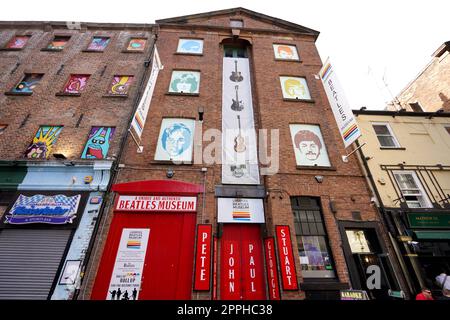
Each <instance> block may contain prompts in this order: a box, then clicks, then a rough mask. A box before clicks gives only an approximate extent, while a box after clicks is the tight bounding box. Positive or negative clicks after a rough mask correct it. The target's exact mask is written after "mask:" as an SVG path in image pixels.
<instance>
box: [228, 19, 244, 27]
mask: <svg viewBox="0 0 450 320" xmlns="http://www.w3.org/2000/svg"><path fill="white" fill-rule="evenodd" d="M230 27H232V28H243V27H244V21H243V20H241V19H231V20H230Z"/></svg>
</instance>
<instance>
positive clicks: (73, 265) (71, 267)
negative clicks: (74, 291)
mask: <svg viewBox="0 0 450 320" xmlns="http://www.w3.org/2000/svg"><path fill="white" fill-rule="evenodd" d="M80 267H81V260H66V263H65V265H64V269H63V272H62V273H61V278H60V279H59V284H66V285H70V284H75V281H76V279H77V276H78V271H79V270H80Z"/></svg>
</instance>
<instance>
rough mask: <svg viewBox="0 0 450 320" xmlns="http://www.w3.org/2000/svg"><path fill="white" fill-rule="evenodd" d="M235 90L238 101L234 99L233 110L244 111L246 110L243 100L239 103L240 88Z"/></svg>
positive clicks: (236, 87)
mask: <svg viewBox="0 0 450 320" xmlns="http://www.w3.org/2000/svg"><path fill="white" fill-rule="evenodd" d="M234 89H235V90H236V100H234V99H233V103H232V104H231V110H233V111H242V109H244V104H243V103H242V100H240V101H239V95H238V91H239V86H234Z"/></svg>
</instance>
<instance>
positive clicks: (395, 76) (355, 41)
mask: <svg viewBox="0 0 450 320" xmlns="http://www.w3.org/2000/svg"><path fill="white" fill-rule="evenodd" d="M234 7H244V8H246V9H249V10H253V11H257V12H260V13H263V14H266V15H269V16H272V17H276V18H280V19H283V20H287V21H290V22H293V23H296V24H300V25H303V26H305V27H308V28H311V29H314V30H317V31H320V35H319V38H318V40H317V42H316V45H317V48H318V51H319V54H320V56H321V58H322V61H325V60H326V58H327V57H330V61H331V62H332V64H333V66H334V69H335V72H336V73H337V75H338V77H339V80H340V82H341V85H342V87H343V89H344V91H345V94H346V96H347V99H348V101H349V104H350V106H351V107H352V109H359V108H360V107H362V106H365V107H367V108H368V109H384V107H385V106H386V103H387V102H389V101H391V100H392V98H393V97H394V96H395V95H397V94H398V93H400V91H401V90H402V89H403V88H405V87H406V86H407V84H408V83H409V82H410V81H411V80H413V79H414V78H415V77H416V76H417V75H418V74H419V73H420V71H421V70H422V69H423V68H424V67H425V66H426V65H427V64H428V63H429V62H430V60H431V58H432V57H431V55H432V54H433V52H434V51H435V50H436V49H437V48H438V47H439V46H440V45H441V44H443V43H444V42H445V41H449V40H450V27H449V24H448V12H450V1H449V0H426V1H424V0H377V1H374V0H370V1H369V0H359V1H358V0H339V1H337V0H334V1H333V0H309V1H304V0H283V1H275V2H274V1H268V0H239V1H236V0H227V1H219V0H188V1H186V0H184V1H183V0H170V1H144V0H140V1H139V0H127V1H123V0H121V1H119V0H77V1H74V2H67V3H65V2H63V1H54V0H53V1H51V0H40V1H36V0H21V1H20V9H18V8H19V7H18V5H17V2H15V1H2V5H1V10H0V20H2V21H83V22H123V23H154V22H155V20H157V19H164V18H171V17H177V16H183V15H189V14H195V13H201V12H208V11H214V10H222V9H228V8H234ZM300 55H301V51H300Z"/></svg>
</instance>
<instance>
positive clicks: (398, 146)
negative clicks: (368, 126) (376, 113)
mask: <svg viewBox="0 0 450 320" xmlns="http://www.w3.org/2000/svg"><path fill="white" fill-rule="evenodd" d="M373 126H386V128H387V129H388V131H389V134H390V136H391V137H392V138H393V140H394V143H395V146H383V145H381V142H380V140H379V139H378V134H377V132H376V131H375V128H374V127H373ZM372 129H373V132H374V133H375V136H376V137H377V141H378V143H379V144H380V147H382V148H400V147H401V146H400V143H399V142H398V140H397V137H396V136H395V134H394V131H393V130H392V128H391V126H390V124H389V122H372Z"/></svg>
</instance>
